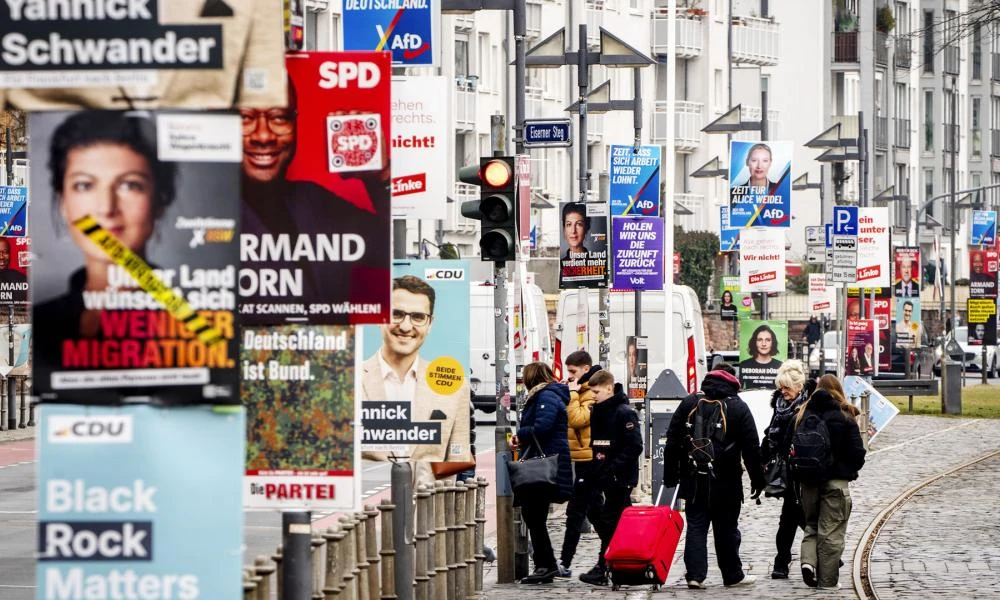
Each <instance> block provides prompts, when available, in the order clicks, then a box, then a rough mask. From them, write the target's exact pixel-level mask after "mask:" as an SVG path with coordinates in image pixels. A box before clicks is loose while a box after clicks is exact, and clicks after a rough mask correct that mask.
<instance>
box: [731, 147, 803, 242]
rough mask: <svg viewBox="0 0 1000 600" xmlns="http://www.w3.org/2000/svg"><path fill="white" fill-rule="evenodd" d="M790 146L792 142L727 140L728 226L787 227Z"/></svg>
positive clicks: (790, 207) (789, 189)
mask: <svg viewBox="0 0 1000 600" xmlns="http://www.w3.org/2000/svg"><path fill="white" fill-rule="evenodd" d="M792 148H793V144H792V142H744V141H738V140H733V141H732V142H730V145H729V225H730V227H737V228H738V227H791V225H792V177H791V171H792Z"/></svg>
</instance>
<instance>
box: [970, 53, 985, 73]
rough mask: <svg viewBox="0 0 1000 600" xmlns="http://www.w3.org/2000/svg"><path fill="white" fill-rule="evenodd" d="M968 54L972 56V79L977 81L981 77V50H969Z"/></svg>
mask: <svg viewBox="0 0 1000 600" xmlns="http://www.w3.org/2000/svg"><path fill="white" fill-rule="evenodd" d="M970 56H971V57H972V79H974V80H975V81H979V80H981V79H982V78H983V51H982V50H981V49H978V48H977V49H976V50H973V51H972V52H971V54H970Z"/></svg>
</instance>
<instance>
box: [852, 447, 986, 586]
mask: <svg viewBox="0 0 1000 600" xmlns="http://www.w3.org/2000/svg"><path fill="white" fill-rule="evenodd" d="M997 473H1000V457H994V458H992V459H990V460H987V461H983V462H981V463H978V464H976V465H973V466H971V467H969V468H967V469H963V470H961V471H959V472H957V473H955V474H953V475H949V476H947V477H944V478H942V479H939V480H937V481H936V482H934V483H932V484H930V485H928V486H927V487H924V488H923V489H921V490H920V491H919V492H918V493H916V494H914V495H913V496H912V497H911V498H910V499H909V500H908V501H907V502H906V504H905V505H904V506H903V507H902V508H901V509H900V510H899V511H898V512H896V513H895V514H894V515H893V516H892V517H891V518H890V519H889V521H888V522H887V523H886V524H885V526H883V528H882V531H881V532H880V533H879V536H878V538H877V539H876V542H875V547H874V549H873V551H872V557H871V570H870V573H871V579H872V583H873V584H874V586H875V589H876V590H877V591H878V593H879V598H907V597H910V598H912V597H916V596H918V595H926V594H940V595H944V596H951V597H957V596H962V597H966V598H986V597H991V596H993V597H995V596H997V595H1000V516H998V514H997V512H996V510H995V507H994V503H993V500H995V499H996V498H998V497H1000V480H998V478H997ZM984 499H985V500H986V502H984Z"/></svg>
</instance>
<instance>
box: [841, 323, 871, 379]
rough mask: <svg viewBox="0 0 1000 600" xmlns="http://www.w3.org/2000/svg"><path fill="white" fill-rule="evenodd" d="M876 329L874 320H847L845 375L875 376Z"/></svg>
mask: <svg viewBox="0 0 1000 600" xmlns="http://www.w3.org/2000/svg"><path fill="white" fill-rule="evenodd" d="M877 332H878V329H877V327H876V322H875V320H874V319H848V320H847V348H846V349H845V352H846V357H845V358H846V361H845V363H844V364H845V373H846V374H847V375H863V376H871V375H875V374H876V373H877V372H878V371H877V369H878V349H877V348H876V346H877V345H878V335H877Z"/></svg>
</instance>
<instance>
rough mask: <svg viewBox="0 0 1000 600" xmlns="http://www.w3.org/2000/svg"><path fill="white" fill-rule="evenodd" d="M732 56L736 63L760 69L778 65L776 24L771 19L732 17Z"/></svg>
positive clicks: (778, 42)
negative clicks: (760, 67) (755, 66)
mask: <svg viewBox="0 0 1000 600" xmlns="http://www.w3.org/2000/svg"><path fill="white" fill-rule="evenodd" d="M732 29H733V56H732V60H733V61H734V62H737V63H746V64H751V65H758V66H762V67H771V66H774V65H777V64H778V57H779V56H780V52H781V39H780V38H779V28H778V24H777V23H775V22H774V21H772V20H771V19H761V18H758V17H743V16H738V17H733V27H732Z"/></svg>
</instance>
